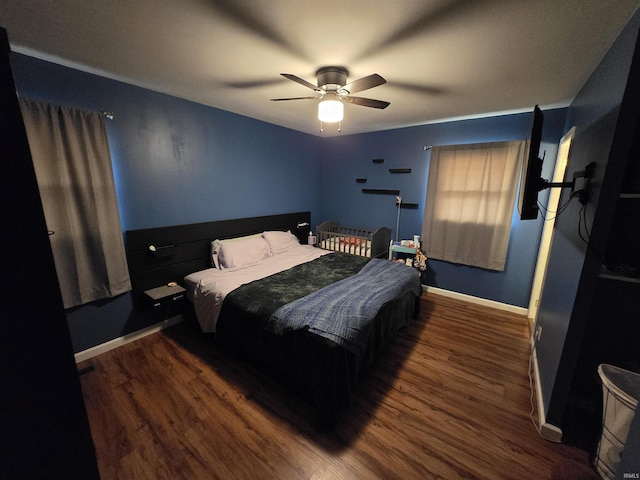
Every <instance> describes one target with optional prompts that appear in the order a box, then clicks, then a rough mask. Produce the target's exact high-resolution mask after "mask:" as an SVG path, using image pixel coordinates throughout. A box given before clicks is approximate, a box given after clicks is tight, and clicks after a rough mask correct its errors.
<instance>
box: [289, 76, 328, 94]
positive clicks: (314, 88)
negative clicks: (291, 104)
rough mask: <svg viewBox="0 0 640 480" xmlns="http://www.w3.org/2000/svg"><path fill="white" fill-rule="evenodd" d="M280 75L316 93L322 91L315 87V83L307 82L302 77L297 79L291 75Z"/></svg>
mask: <svg viewBox="0 0 640 480" xmlns="http://www.w3.org/2000/svg"><path fill="white" fill-rule="evenodd" d="M280 75H282V76H283V77H284V78H288V79H289V80H292V81H294V82H296V83H299V84H300V85H303V86H305V87H307V88H310V89H311V90H315V91H316V92H318V91H320V89H319V88H318V87H317V86H316V85H314V84H313V83H310V82H307V81H306V80H304V79H302V78H300V77H297V76H295V75H292V74H290V73H281V74H280Z"/></svg>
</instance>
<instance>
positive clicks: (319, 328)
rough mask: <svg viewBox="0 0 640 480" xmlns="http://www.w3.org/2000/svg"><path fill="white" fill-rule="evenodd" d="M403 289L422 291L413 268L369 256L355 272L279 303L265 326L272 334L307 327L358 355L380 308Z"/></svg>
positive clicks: (281, 333)
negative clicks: (307, 293)
mask: <svg viewBox="0 0 640 480" xmlns="http://www.w3.org/2000/svg"><path fill="white" fill-rule="evenodd" d="M407 292H412V293H413V294H414V295H416V296H420V294H421V293H422V286H421V284H420V277H419V275H418V274H417V272H416V271H415V270H414V269H413V268H410V267H407V266H405V265H402V264H399V263H395V262H390V261H388V260H381V259H373V260H371V261H370V262H369V263H367V264H366V265H365V266H364V267H363V268H362V270H360V272H358V273H357V274H356V275H353V276H352V277H348V278H345V279H344V280H340V281H339V282H336V283H334V284H331V285H329V286H327V287H324V288H322V289H321V290H318V291H317V292H314V293H312V294H310V295H307V296H306V297H303V298H300V299H299V300H295V301H293V302H291V303H288V304H286V305H284V306H282V307H280V308H279V309H277V310H276V311H275V312H274V313H273V314H272V315H271V317H270V319H269V321H268V322H267V327H266V328H267V331H269V332H271V333H274V334H276V335H283V334H285V333H287V332H290V331H295V330H300V329H303V328H308V329H309V330H311V331H313V332H315V333H317V334H318V335H320V336H322V337H324V338H327V339H329V340H331V341H333V342H335V343H336V344H338V345H341V346H343V347H344V348H346V349H347V350H349V351H351V352H353V353H355V354H358V355H360V354H361V353H362V352H363V351H364V349H365V348H366V344H367V339H368V333H369V330H370V328H371V322H372V320H373V318H374V317H375V316H376V314H377V313H378V311H379V310H380V308H382V307H383V306H384V305H385V304H387V303H389V302H391V301H393V300H395V299H397V298H400V297H402V296H403V295H404V294H405V293H407Z"/></svg>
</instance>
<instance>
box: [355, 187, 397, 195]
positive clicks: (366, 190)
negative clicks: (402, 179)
mask: <svg viewBox="0 0 640 480" xmlns="http://www.w3.org/2000/svg"><path fill="white" fill-rule="evenodd" d="M362 193H374V194H377V195H400V190H383V189H378V188H363V189H362Z"/></svg>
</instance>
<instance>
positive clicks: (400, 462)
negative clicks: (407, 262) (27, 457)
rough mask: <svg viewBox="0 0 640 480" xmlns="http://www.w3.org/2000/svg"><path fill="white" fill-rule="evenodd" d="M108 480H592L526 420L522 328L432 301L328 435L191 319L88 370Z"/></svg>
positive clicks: (581, 463)
mask: <svg viewBox="0 0 640 480" xmlns="http://www.w3.org/2000/svg"><path fill="white" fill-rule="evenodd" d="M91 367H93V371H89V372H87V373H84V374H83V375H82V376H81V382H82V388H83V392H84V397H85V401H86V405H87V411H88V414H89V420H90V423H91V430H92V435H93V439H94V443H95V447H96V451H97V457H98V463H99V468H100V472H101V476H102V479H103V480H109V479H127V480H143V479H153V480H157V479H171V480H176V479H190V480H195V479H218V478H219V479H233V480H237V479H251V480H256V479H260V480H264V479H279V480H283V479H314V480H316V479H318V480H319V479H367V480H370V479H403V480H411V479H440V478H441V479H447V480H451V479H458V478H464V479H475V478H477V479H496V480H506V479H518V480H523V479H527V480H528V479H552V478H553V479H560V478H571V479H579V478H592V476H591V474H592V472H591V469H590V467H589V462H588V458H587V455H586V453H585V452H583V451H582V450H578V449H575V448H572V447H569V446H567V445H560V444H554V443H550V442H548V441H546V440H544V439H542V438H541V437H540V436H539V435H538V433H537V431H536V430H535V428H534V426H533V423H532V421H531V419H530V417H529V414H530V411H531V406H530V389H529V378H528V368H529V348H528V327H527V323H526V319H525V318H524V317H519V316H516V315H513V314H508V313H505V312H501V311H498V310H493V309H490V308H486V307H479V306H474V305H471V304H468V303H465V302H462V301H457V300H452V299H448V298H445V297H442V296H437V295H434V294H424V295H423V298H422V311H421V314H420V318H419V319H418V320H416V321H414V322H413V323H412V324H411V325H410V326H409V327H408V328H406V329H405V330H403V331H402V332H401V333H400V336H399V337H398V338H397V339H396V340H395V341H394V343H393V344H392V345H390V346H389V348H388V349H387V351H385V353H384V356H383V358H381V360H380V361H379V362H378V363H376V364H375V366H374V368H371V369H369V370H368V372H367V374H365V375H364V376H363V378H362V379H361V382H360V384H359V389H358V394H357V400H356V403H355V404H354V405H353V407H352V408H351V409H350V410H348V411H347V412H344V413H343V414H342V415H341V418H340V421H339V425H338V426H337V427H336V428H335V429H334V430H332V431H330V432H319V431H316V430H315V429H314V427H313V411H312V409H311V408H310V407H309V406H308V405H307V404H306V403H305V402H303V401H301V400H299V399H297V398H296V397H295V396H293V395H291V394H290V393H289V392H288V391H287V390H286V389H284V388H281V387H280V386H279V385H278V384H277V383H275V382H273V381H272V380H271V379H270V378H269V377H267V376H265V375H262V374H261V373H260V371H258V370H256V369H254V368H253V367H251V366H250V365H248V364H246V363H244V362H243V361H242V359H240V358H238V357H237V356H236V355H235V354H234V353H233V352H230V351H226V350H224V349H222V348H220V347H219V346H216V345H215V342H214V341H213V339H212V338H211V336H210V335H205V334H202V333H200V332H199V331H198V330H197V328H196V326H195V325H194V324H192V323H190V322H183V323H181V324H179V325H176V326H174V327H171V328H169V329H167V330H165V331H163V332H160V333H156V334H153V335H150V336H148V337H145V338H143V339H141V340H138V341H136V342H133V343H130V344H128V345H125V346H123V347H121V348H119V349H117V350H113V351H111V352H108V353H105V354H102V355H100V356H98V357H95V358H93V359H91V360H89V361H86V362H84V363H83V364H81V365H79V368H80V369H81V370H82V369H85V368H89V369H90V368H91Z"/></svg>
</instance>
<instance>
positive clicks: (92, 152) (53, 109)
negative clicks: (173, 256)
mask: <svg viewBox="0 0 640 480" xmlns="http://www.w3.org/2000/svg"><path fill="white" fill-rule="evenodd" d="M20 107H21V109H22V115H23V118H24V123H25V129H26V131H27V136H28V138H29V147H30V149H31V156H32V158H33V164H34V168H35V171H36V177H37V179H38V188H39V189H40V196H41V197H42V207H43V209H44V214H45V218H46V221H47V228H48V229H49V231H50V232H53V233H52V234H51V235H50V237H49V238H50V240H51V249H52V251H53V257H54V260H55V264H56V272H57V274H58V282H59V284H60V290H61V293H62V300H63V303H64V306H65V308H69V307H73V306H76V305H80V304H83V303H87V302H90V301H93V300H98V299H101V298H107V297H112V296H115V295H118V294H120V293H124V292H126V291H129V290H131V282H130V280H129V271H128V268H127V261H126V256H125V253H124V241H123V237H122V227H121V224H120V215H119V213H118V203H117V200H116V192H115V184H114V181H113V171H112V167H111V157H110V154H109V145H108V142H107V133H106V126H105V120H104V116H103V115H102V114H99V113H96V112H87V111H83V110H77V109H73V108H68V107H62V106H58V105H51V104H47V103H43V102H37V101H33V100H26V99H21V100H20Z"/></svg>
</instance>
